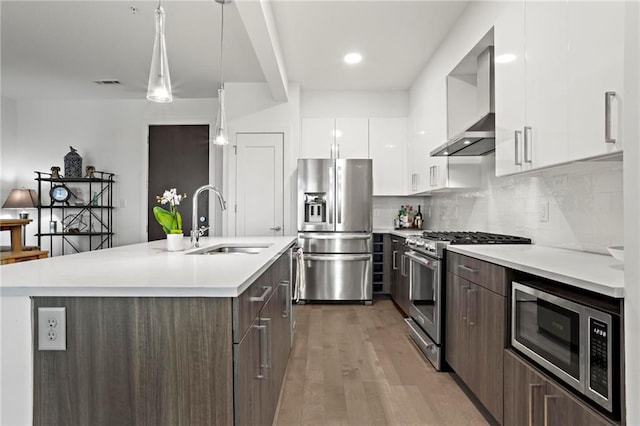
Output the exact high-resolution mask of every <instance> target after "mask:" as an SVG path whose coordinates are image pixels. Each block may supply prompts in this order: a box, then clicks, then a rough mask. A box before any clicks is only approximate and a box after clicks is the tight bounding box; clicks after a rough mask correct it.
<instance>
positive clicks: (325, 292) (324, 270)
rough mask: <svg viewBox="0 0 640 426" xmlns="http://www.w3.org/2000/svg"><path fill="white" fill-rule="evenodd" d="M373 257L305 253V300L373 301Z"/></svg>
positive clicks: (302, 297) (303, 294)
mask: <svg viewBox="0 0 640 426" xmlns="http://www.w3.org/2000/svg"><path fill="white" fill-rule="evenodd" d="M372 265H373V255H371V254H305V255H304V268H305V269H304V271H305V286H304V290H303V291H302V293H301V295H300V299H303V300H361V301H369V300H371V299H372V298H373V271H372Z"/></svg>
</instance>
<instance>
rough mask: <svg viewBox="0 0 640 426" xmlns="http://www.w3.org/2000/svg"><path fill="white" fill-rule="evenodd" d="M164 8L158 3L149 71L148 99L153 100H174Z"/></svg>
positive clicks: (161, 101)
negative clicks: (166, 41) (165, 35)
mask: <svg viewBox="0 0 640 426" xmlns="http://www.w3.org/2000/svg"><path fill="white" fill-rule="evenodd" d="M164 19H165V15H164V9H163V8H162V6H160V5H158V8H157V9H156V38H155V40H154V42H153V56H152V57H151V70H150V71H149V85H148V87H147V99H149V100H150V101H152V102H160V103H165V102H172V101H173V93H172V92H171V76H170V75H169V59H168V58H167V44H166V43H165V40H164Z"/></svg>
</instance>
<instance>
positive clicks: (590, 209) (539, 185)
mask: <svg viewBox="0 0 640 426" xmlns="http://www.w3.org/2000/svg"><path fill="white" fill-rule="evenodd" d="M494 166H495V156H494V155H489V156H486V157H484V158H483V160H482V176H483V178H482V181H481V185H480V187H479V188H475V189H470V190H467V191H462V192H460V191H458V192H454V193H445V194H436V195H434V196H432V197H425V198H422V199H421V200H424V203H425V205H424V206H423V209H424V212H425V216H424V217H425V222H426V223H425V228H428V229H441V230H472V231H485V232H496V233H502V234H512V235H518V236H523V237H529V238H531V239H532V240H533V242H534V243H535V244H541V245H547V246H554V247H562V248H568V249H574V250H582V251H589V252H596V253H607V250H606V248H607V246H611V245H622V244H623V232H624V227H623V198H622V162H621V161H620V162H585V163H576V164H571V165H567V166H562V167H557V168H553V169H548V170H544V171H539V172H532V173H529V174H526V175H518V176H511V177H500V178H499V177H495V167H494ZM403 200H405V199H403ZM405 202H406V203H409V204H411V202H410V201H405ZM397 204H398V206H399V205H400V204H403V203H401V202H400V203H397ZM375 207H376V202H375V200H374V209H375ZM380 209H381V210H383V208H382V207H380ZM374 211H375V210H374ZM396 214H397V213H396ZM391 217H392V218H393V216H391ZM376 219H377V218H376V217H375V214H374V225H375V223H376Z"/></svg>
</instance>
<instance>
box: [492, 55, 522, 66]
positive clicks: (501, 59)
mask: <svg viewBox="0 0 640 426" xmlns="http://www.w3.org/2000/svg"><path fill="white" fill-rule="evenodd" d="M516 58H517V56H516V55H514V54H512V53H505V54H504V55H500V56H496V58H495V59H494V61H495V62H496V63H497V64H506V63H508V62H513V61H515V60H516Z"/></svg>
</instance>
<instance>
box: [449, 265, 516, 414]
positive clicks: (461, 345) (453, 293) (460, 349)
mask: <svg viewBox="0 0 640 426" xmlns="http://www.w3.org/2000/svg"><path fill="white" fill-rule="evenodd" d="M483 278H486V279H487V281H491V282H492V283H493V278H491V277H488V276H482V274H478V277H474V279H476V281H477V282H478V283H484V281H483ZM478 283H476V282H471V281H469V280H467V279H465V278H463V277H462V276H459V275H457V274H454V273H452V272H451V271H450V272H448V273H447V279H446V311H445V312H446V314H445V315H446V327H445V335H446V340H445V342H446V343H445V359H446V361H447V363H448V364H449V365H450V366H451V368H453V370H454V371H455V372H456V374H458V376H459V377H460V379H462V381H463V382H465V384H466V385H467V386H468V387H469V389H470V390H471V392H473V394H474V395H475V396H476V397H477V398H478V400H479V401H480V402H481V403H482V405H484V406H485V408H487V410H488V411H489V412H490V413H491V415H492V416H493V417H494V418H495V419H496V420H497V421H498V423H501V422H502V417H503V413H502V412H503V377H502V375H503V361H502V351H503V350H504V348H505V333H506V309H507V301H506V298H505V297H504V296H503V295H501V294H498V293H495V292H493V291H491V290H489V289H488V288H486V287H488V286H484V285H480V284H478Z"/></svg>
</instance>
